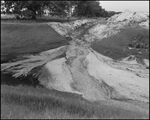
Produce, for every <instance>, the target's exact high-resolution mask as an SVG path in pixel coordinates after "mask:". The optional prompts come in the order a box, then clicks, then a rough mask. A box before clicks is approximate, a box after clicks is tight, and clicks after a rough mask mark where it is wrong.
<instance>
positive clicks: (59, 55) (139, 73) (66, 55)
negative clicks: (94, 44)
mask: <svg viewBox="0 0 150 120" xmlns="http://www.w3.org/2000/svg"><path fill="white" fill-rule="evenodd" d="M97 21H98V22H99V20H97ZM97 21H91V20H89V21H87V20H85V21H84V20H83V21H75V22H71V23H50V24H49V25H50V26H51V27H53V28H54V29H55V31H57V32H58V33H59V34H60V35H63V36H65V35H69V34H68V33H70V31H71V32H72V34H71V35H72V36H73V38H74V39H73V40H72V41H70V44H69V45H66V46H64V47H62V48H58V49H54V50H52V51H45V52H42V53H40V54H38V55H31V56H26V59H25V60H20V61H16V62H9V63H4V64H2V66H1V71H5V72H11V73H13V75H14V76H15V77H19V76H21V75H24V76H25V75H27V74H29V73H30V71H31V70H32V69H33V68H35V67H38V66H42V69H41V70H39V72H36V73H32V74H36V76H37V78H38V79H39V81H40V82H41V84H43V85H44V86H45V87H47V88H49V89H55V90H58V91H65V92H71V93H76V94H80V95H81V96H82V97H83V98H85V99H87V100H90V101H96V100H112V99H113V100H122V101H128V100H131V101H139V102H149V69H146V68H145V66H144V65H142V64H133V63H135V62H136V63H139V61H137V59H136V58H135V57H133V56H131V59H130V58H126V59H123V61H114V60H113V59H111V58H109V57H106V56H104V55H102V54H99V53H97V52H96V51H94V50H93V49H91V48H90V46H88V47H87V46H86V44H87V43H88V42H89V43H90V42H91V41H94V40H95V39H98V40H101V39H102V38H104V37H108V36H111V35H112V34H116V30H118V31H119V29H120V28H121V27H122V25H121V24H119V25H116V24H113V23H112V24H104V25H101V24H100V23H98V22H97ZM88 23H90V24H91V23H93V24H92V25H93V26H90V25H88ZM94 23H95V24H94ZM82 25H85V26H84V27H82ZM91 27H92V28H91ZM85 28H86V29H85ZM114 29H115V30H114ZM86 35H87V36H86ZM89 35H90V36H89ZM91 36H92V37H93V38H92V37H91ZM77 41H82V42H77ZM83 41H85V42H83ZM135 60H136V61H135ZM126 61H128V62H129V61H131V64H128V62H126Z"/></svg>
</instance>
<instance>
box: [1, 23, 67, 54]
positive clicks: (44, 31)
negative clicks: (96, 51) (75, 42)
mask: <svg viewBox="0 0 150 120" xmlns="http://www.w3.org/2000/svg"><path fill="white" fill-rule="evenodd" d="M62 44H66V39H65V38H64V37H62V36H60V35H59V34H58V33H56V32H55V31H54V30H53V29H52V28H50V27H49V26H48V25H47V24H44V23H6V22H2V23H1V53H2V54H10V53H13V54H14V53H33V52H41V51H44V50H48V49H52V48H55V47H58V46H61V45H62Z"/></svg>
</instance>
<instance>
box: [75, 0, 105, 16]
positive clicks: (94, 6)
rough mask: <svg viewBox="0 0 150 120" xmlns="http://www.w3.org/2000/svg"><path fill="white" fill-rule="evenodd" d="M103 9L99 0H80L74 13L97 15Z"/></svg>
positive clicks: (77, 14) (78, 14)
mask: <svg viewBox="0 0 150 120" xmlns="http://www.w3.org/2000/svg"><path fill="white" fill-rule="evenodd" d="M101 9H102V8H101V6H100V3H99V1H78V2H77V3H76V7H75V13H74V15H76V16H86V17H95V16H97V15H98V12H99V11H100V10H101Z"/></svg>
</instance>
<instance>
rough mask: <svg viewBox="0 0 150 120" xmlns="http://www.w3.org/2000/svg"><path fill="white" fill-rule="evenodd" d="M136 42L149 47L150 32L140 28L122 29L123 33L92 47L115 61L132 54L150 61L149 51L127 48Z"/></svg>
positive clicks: (96, 43)
mask: <svg viewBox="0 0 150 120" xmlns="http://www.w3.org/2000/svg"><path fill="white" fill-rule="evenodd" d="M134 41H135V42H136V43H137V42H139V43H144V44H147V45H149V30H148V29H143V28H140V27H128V28H125V29H122V30H121V32H119V33H118V34H116V35H113V36H110V37H108V38H104V39H103V40H102V41H98V42H95V43H93V44H92V46H91V47H92V48H93V49H94V50H96V51H97V52H99V53H101V54H103V55H106V56H109V57H111V58H113V59H119V58H123V57H127V56H129V55H131V54H132V55H136V56H137V57H142V58H146V59H149V50H148V51H147V50H144V49H140V50H137V49H131V50H130V49H128V48H127V45H128V44H131V43H133V42H134ZM139 52H141V53H139Z"/></svg>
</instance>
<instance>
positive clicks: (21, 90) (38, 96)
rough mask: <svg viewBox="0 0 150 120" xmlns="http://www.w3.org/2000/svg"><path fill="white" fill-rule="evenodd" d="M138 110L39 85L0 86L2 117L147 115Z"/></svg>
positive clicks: (114, 116)
mask: <svg viewBox="0 0 150 120" xmlns="http://www.w3.org/2000/svg"><path fill="white" fill-rule="evenodd" d="M146 117H148V116H145V115H144V114H141V113H136V112H133V111H127V110H124V109H120V108H117V107H111V106H107V105H103V104H96V103H91V102H88V101H86V100H84V99H82V98H81V97H80V96H77V95H73V94H71V93H64V92H58V91H54V90H48V89H46V88H41V87H37V88H34V87H31V86H30V87H29V86H21V85H20V86H17V87H14V86H8V85H1V118H2V119H4V118H5V119H6V118H9V119H17V118H26V119H29V118H32V119H33V118H38V119H40V118H43V119H44V118H45V119H46V118H47V119H48V118H146Z"/></svg>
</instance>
